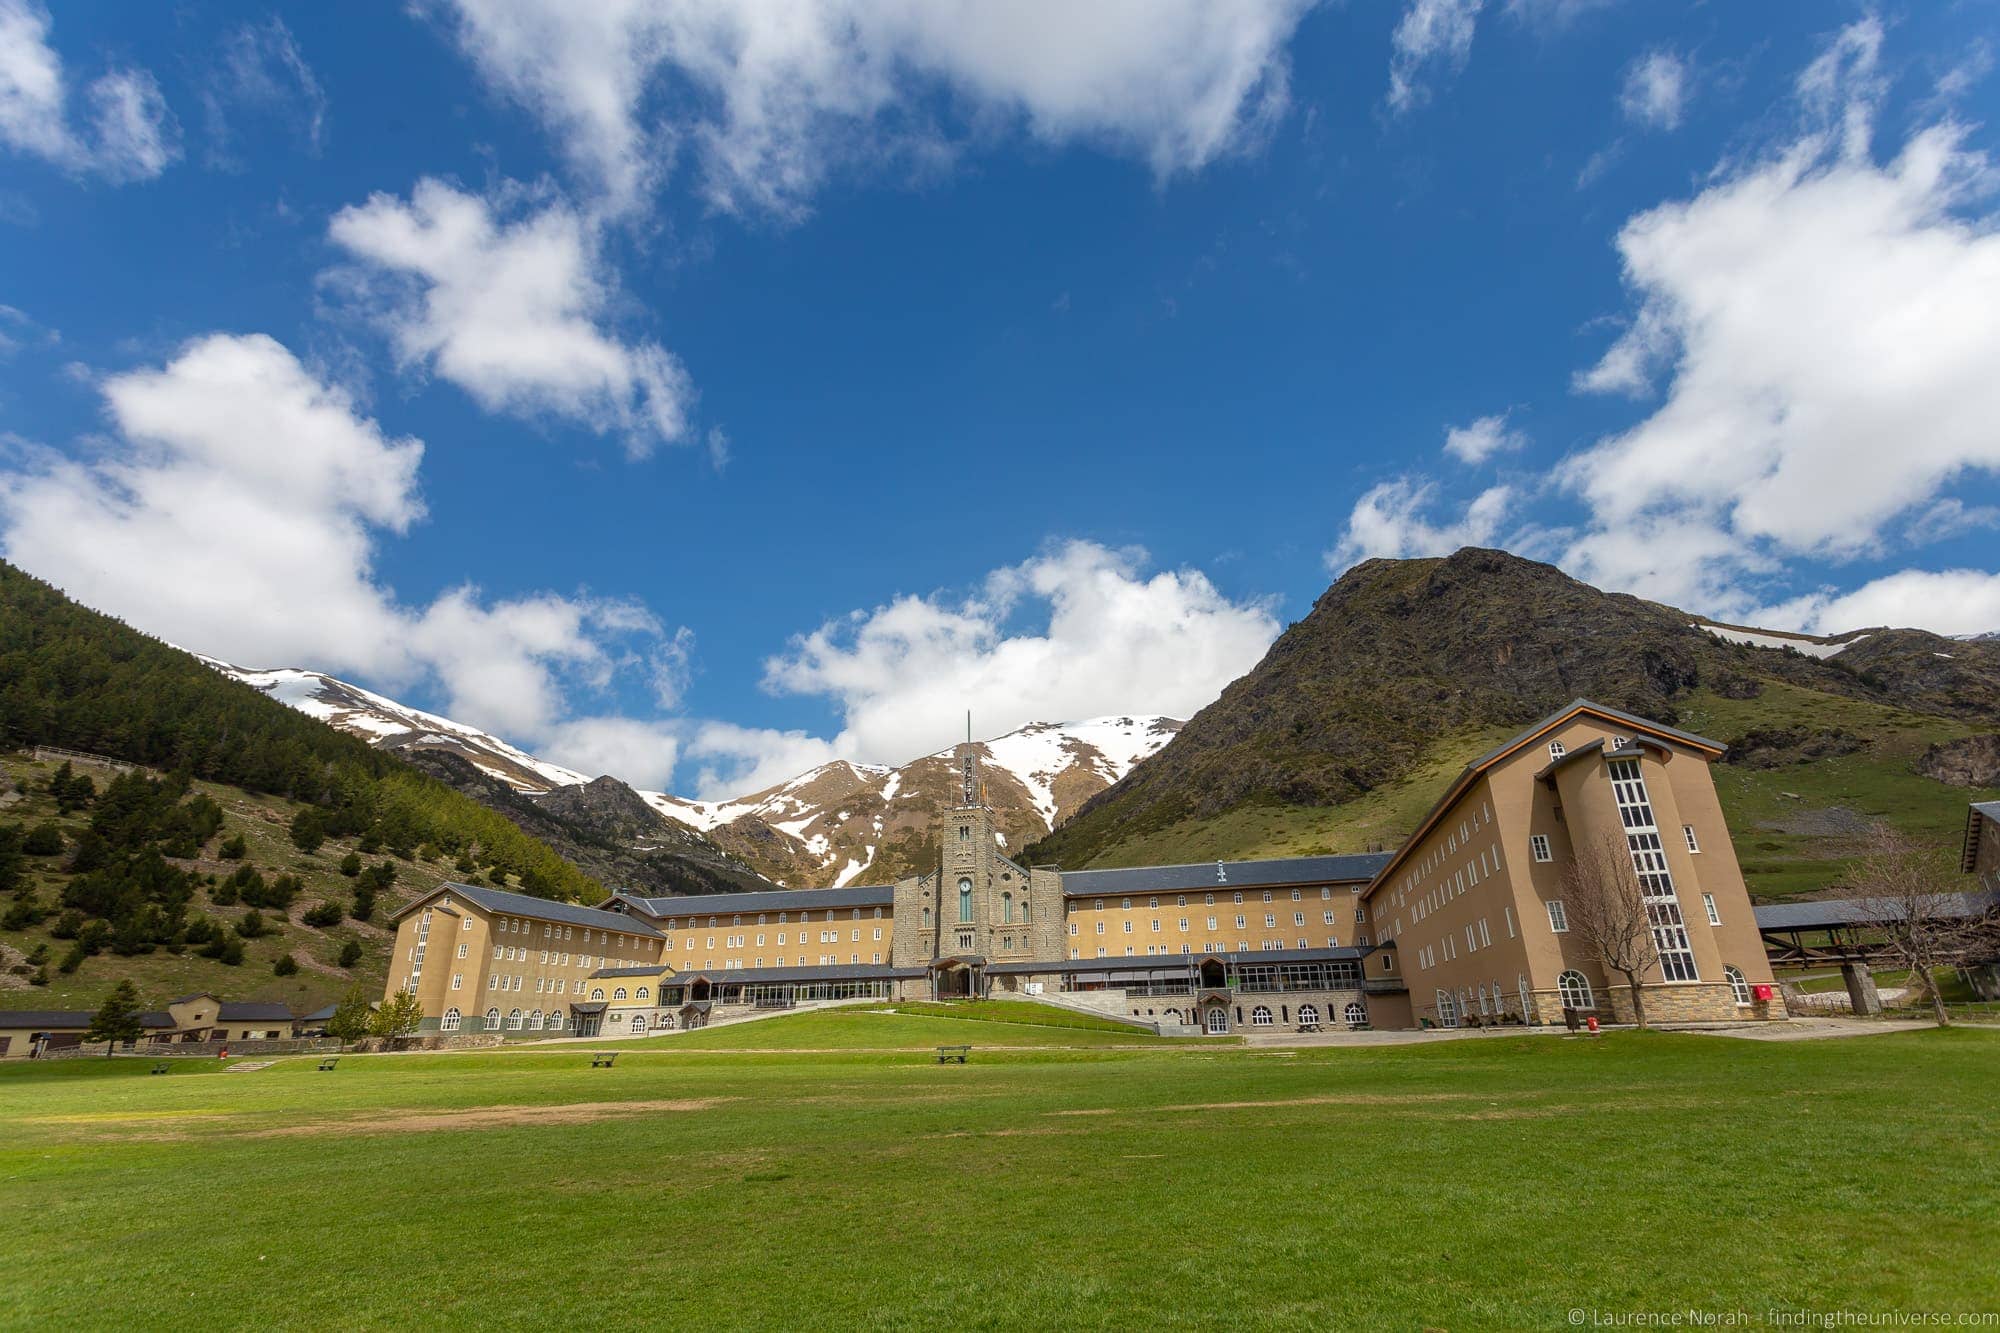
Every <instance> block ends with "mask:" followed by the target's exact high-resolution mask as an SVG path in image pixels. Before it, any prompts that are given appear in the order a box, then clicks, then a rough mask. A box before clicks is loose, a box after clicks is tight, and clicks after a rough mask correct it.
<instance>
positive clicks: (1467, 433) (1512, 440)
mask: <svg viewBox="0 0 2000 1333" xmlns="http://www.w3.org/2000/svg"><path fill="white" fill-rule="evenodd" d="M1527 442H1528V437H1527V436H1526V435H1523V434H1522V433H1521V432H1520V431H1518V430H1515V429H1514V428H1513V427H1512V426H1509V425H1508V424H1507V413H1505V412H1498V413H1495V414H1494V415H1492V416H1490V417H1480V418H1479V419H1478V420H1476V421H1474V422H1473V423H1472V424H1471V425H1469V426H1453V427H1451V428H1450V429H1449V430H1447V431H1445V433H1444V451H1445V452H1446V453H1448V454H1450V455H1451V456H1452V457H1453V458H1456V459H1458V460H1459V461H1460V462H1464V463H1483V462H1485V461H1486V460H1487V459H1489V458H1491V457H1493V455H1495V454H1499V453H1510V452H1512V451H1514V450H1516V449H1519V448H1521V447H1522V446H1523V445H1525V444H1526V443H1527Z"/></svg>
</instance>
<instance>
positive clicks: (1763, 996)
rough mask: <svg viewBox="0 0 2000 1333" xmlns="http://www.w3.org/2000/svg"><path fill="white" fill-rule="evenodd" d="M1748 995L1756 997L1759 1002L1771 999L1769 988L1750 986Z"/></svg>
mask: <svg viewBox="0 0 2000 1333" xmlns="http://www.w3.org/2000/svg"><path fill="white" fill-rule="evenodd" d="M1750 993H1751V994H1752V995H1754V996H1756V997H1757V998H1758V999H1760V1000H1768V999H1770V998H1771V988H1770V987H1769V986H1752V987H1751V988H1750Z"/></svg>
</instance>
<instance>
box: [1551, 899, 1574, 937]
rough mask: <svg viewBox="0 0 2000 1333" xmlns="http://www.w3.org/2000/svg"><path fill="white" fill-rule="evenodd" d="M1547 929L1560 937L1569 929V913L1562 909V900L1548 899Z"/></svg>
mask: <svg viewBox="0 0 2000 1333" xmlns="http://www.w3.org/2000/svg"><path fill="white" fill-rule="evenodd" d="M1549 929H1550V930H1553V931H1554V932H1555V933H1556V934H1558V935H1560V934H1562V933H1563V932H1564V931H1566V930H1568V929H1569V913H1568V912H1567V911H1565V910H1564V909H1563V904H1562V899H1560V898H1551V899H1549Z"/></svg>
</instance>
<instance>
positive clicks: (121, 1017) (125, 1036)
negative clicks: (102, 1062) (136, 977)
mask: <svg viewBox="0 0 2000 1333" xmlns="http://www.w3.org/2000/svg"><path fill="white" fill-rule="evenodd" d="M145 1030H146V1028H145V1025H144V1024H143V1023H141V1022H140V1021H139V992H138V991H137V990H135V989H133V986H132V983H131V982H129V981H121V982H119V983H118V984H117V985H116V986H113V987H112V988H111V993H110V994H109V995H107V996H105V997H104V1003H102V1004H100V1005H98V1006H97V1012H96V1013H95V1014H93V1015H91V1019H90V1027H89V1028H88V1029H86V1030H85V1031H84V1034H83V1039H84V1040H85V1041H101V1042H105V1043H107V1044H106V1045H105V1048H104V1054H105V1055H106V1056H107V1057H108V1056H110V1054H111V1053H112V1052H113V1051H114V1050H116V1049H117V1048H118V1047H119V1046H120V1045H121V1044H122V1043H125V1042H128V1041H137V1040H139V1038H140V1036H141V1035H142V1034H143V1033H144V1032H145Z"/></svg>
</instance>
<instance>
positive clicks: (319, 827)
mask: <svg viewBox="0 0 2000 1333" xmlns="http://www.w3.org/2000/svg"><path fill="white" fill-rule="evenodd" d="M325 841H326V818H325V816H323V815H322V814H321V813H320V812H319V809H318V807H316V806H310V805H309V806H307V807H305V808H304V809H303V810H301V811H299V812H298V813H297V814H295V815H293V816H292V846H294V847H296V848H298V849H299V850H300V851H302V852H304V853H305V854H306V855H308V856H310V855H312V854H313V853H314V852H316V851H318V850H319V848H320V844H321V843H323V842H325Z"/></svg>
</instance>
